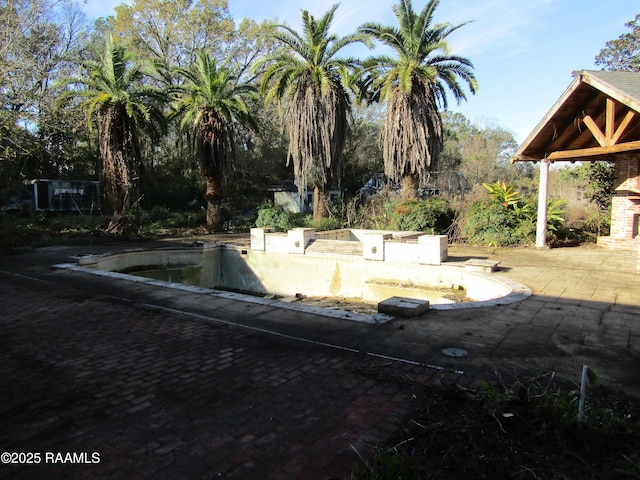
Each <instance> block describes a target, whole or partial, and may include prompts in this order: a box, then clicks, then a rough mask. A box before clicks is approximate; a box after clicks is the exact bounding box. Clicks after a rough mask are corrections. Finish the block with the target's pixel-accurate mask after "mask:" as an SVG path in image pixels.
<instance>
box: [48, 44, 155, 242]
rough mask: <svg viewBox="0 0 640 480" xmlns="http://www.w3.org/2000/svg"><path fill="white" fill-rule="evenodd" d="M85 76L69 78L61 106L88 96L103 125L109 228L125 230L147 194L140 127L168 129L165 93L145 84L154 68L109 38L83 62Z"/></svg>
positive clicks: (86, 105) (86, 102)
mask: <svg viewBox="0 0 640 480" xmlns="http://www.w3.org/2000/svg"><path fill="white" fill-rule="evenodd" d="M82 67H83V69H84V71H85V72H86V75H84V76H79V77H72V78H67V79H65V80H64V82H65V83H66V84H67V85H68V87H70V88H69V89H68V90H67V91H66V92H65V93H64V94H63V95H62V96H61V97H60V98H59V102H58V104H60V103H62V102H64V101H65V100H68V99H69V98H71V97H78V98H81V99H83V100H82V102H81V104H80V106H81V108H83V109H84V111H85V114H86V116H87V122H88V123H89V128H90V129H91V128H92V122H93V120H94V119H95V121H96V125H97V128H98V139H99V149H100V157H101V159H102V164H103V165H102V180H103V184H104V187H105V191H106V195H107V198H108V200H109V203H110V205H111V207H112V209H113V218H112V219H111V222H110V223H109V226H108V229H107V230H108V231H109V232H110V233H113V234H123V233H126V232H128V231H130V230H132V229H135V228H137V225H138V217H139V211H140V200H141V198H142V191H141V187H142V173H143V170H144V168H143V162H142V154H141V150H140V138H139V129H140V128H147V127H148V128H153V127H154V126H160V127H162V128H164V113H163V111H162V105H163V102H165V101H166V100H167V97H166V95H165V94H164V93H163V92H162V91H160V90H158V89H155V88H153V87H149V86H145V85H143V84H142V79H143V78H144V76H145V75H147V74H149V75H150V74H151V73H152V69H151V68H147V66H145V65H143V64H140V63H136V62H135V61H134V60H133V58H132V56H131V54H130V53H129V52H128V51H127V50H126V49H125V48H124V47H123V46H119V45H116V44H115V43H114V41H113V37H112V36H111V35H109V36H108V38H107V40H106V43H105V49H104V52H103V54H102V55H99V59H98V60H97V61H87V62H85V63H83V65H82Z"/></svg>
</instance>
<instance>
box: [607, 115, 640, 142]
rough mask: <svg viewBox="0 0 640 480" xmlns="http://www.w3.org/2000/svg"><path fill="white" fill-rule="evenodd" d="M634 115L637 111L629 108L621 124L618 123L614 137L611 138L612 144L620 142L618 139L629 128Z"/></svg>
mask: <svg viewBox="0 0 640 480" xmlns="http://www.w3.org/2000/svg"><path fill="white" fill-rule="evenodd" d="M634 116H635V112H634V111H633V110H629V111H628V112H627V114H626V115H625V117H624V118H623V119H622V122H620V125H618V128H617V130H616V133H614V134H613V137H612V138H611V145H615V144H616V143H618V140H620V137H621V136H622V134H623V133H624V131H625V130H626V129H627V127H628V126H629V124H630V123H631V120H633V117H634Z"/></svg>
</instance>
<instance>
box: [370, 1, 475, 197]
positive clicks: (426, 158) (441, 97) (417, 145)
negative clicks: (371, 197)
mask: <svg viewBox="0 0 640 480" xmlns="http://www.w3.org/2000/svg"><path fill="white" fill-rule="evenodd" d="M438 4H439V0H429V2H428V3H427V5H426V6H425V7H424V9H423V10H422V11H421V12H420V13H416V12H415V11H414V10H413V6H412V4H411V0H400V2H399V3H397V4H396V5H394V6H393V12H394V14H395V16H396V18H397V20H398V26H397V27H390V26H383V25H380V24H377V23H366V24H364V25H362V26H361V27H360V28H359V29H358V30H359V32H361V33H363V34H366V35H368V36H370V37H372V38H374V39H376V40H378V41H379V42H381V43H383V44H384V45H386V46H388V47H390V48H391V49H392V50H393V51H394V53H395V55H394V56H377V57H373V58H371V59H369V60H367V61H366V62H365V70H364V71H365V72H366V75H367V76H368V80H369V86H370V87H371V88H372V92H370V95H371V97H370V98H374V99H376V98H377V99H380V100H386V101H387V102H388V103H387V112H386V118H385V123H384V126H383V129H382V134H381V142H382V148H383V157H384V167H385V173H386V174H387V175H388V176H389V177H390V178H391V179H393V180H400V179H401V180H402V191H403V197H404V198H405V199H406V198H410V197H416V196H417V192H418V186H419V184H420V183H421V182H425V181H426V179H427V176H428V174H429V172H431V171H434V170H435V168H436V161H437V159H438V156H439V154H440V151H441V150H442V137H443V132H442V120H441V118H440V113H439V110H438V107H439V106H440V107H442V108H444V109H446V108H447V96H446V93H447V90H450V91H451V92H452V93H453V96H454V97H455V99H456V100H457V101H458V103H460V102H461V101H462V100H466V95H465V92H464V90H463V87H462V85H461V83H460V80H461V81H462V82H464V83H466V84H467V86H468V88H469V90H470V91H471V93H476V91H477V89H478V84H477V81H476V78H475V76H474V74H473V64H472V63H471V62H470V61H469V60H468V59H467V58H465V57H460V56H457V55H451V54H450V53H449V48H448V45H447V37H448V36H449V35H450V34H451V33H452V32H454V31H456V30H457V29H458V28H460V27H462V26H463V25H465V24H464V23H463V24H460V25H456V26H452V25H450V24H448V23H443V24H435V25H434V24H433V14H434V11H435V9H436V7H437V6H438ZM364 83H365V84H366V83H367V82H366V81H365V82H364Z"/></svg>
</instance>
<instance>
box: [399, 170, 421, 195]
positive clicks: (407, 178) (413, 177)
mask: <svg viewBox="0 0 640 480" xmlns="http://www.w3.org/2000/svg"><path fill="white" fill-rule="evenodd" d="M419 187H420V179H419V178H418V174H416V173H405V174H404V175H403V176H402V200H403V201H406V200H413V199H416V198H418V188H419Z"/></svg>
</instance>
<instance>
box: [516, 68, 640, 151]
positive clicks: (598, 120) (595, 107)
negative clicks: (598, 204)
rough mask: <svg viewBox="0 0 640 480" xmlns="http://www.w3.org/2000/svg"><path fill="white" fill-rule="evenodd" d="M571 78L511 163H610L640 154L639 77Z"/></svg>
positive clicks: (598, 74)
mask: <svg viewBox="0 0 640 480" xmlns="http://www.w3.org/2000/svg"><path fill="white" fill-rule="evenodd" d="M573 76H574V77H575V79H574V80H573V82H572V83H571V85H569V87H568V88H567V90H565V92H564V93H563V94H562V96H561V97H560V98H559V99H558V101H557V102H556V103H555V104H554V105H553V107H551V110H549V112H548V113H547V114H546V115H545V116H544V118H543V119H542V120H541V121H540V123H538V125H537V126H536V128H535V129H534V130H533V131H532V132H531V134H529V136H528V137H527V138H526V140H525V141H524V142H523V143H522V145H520V147H519V148H518V150H517V151H516V153H515V154H514V156H513V157H512V158H511V162H523V161H538V160H542V159H544V158H546V159H548V160H550V161H558V160H563V161H576V160H578V161H580V160H587V161H594V160H609V161H613V160H614V159H615V154H616V153H620V152H626V151H633V150H640V72H610V71H604V70H601V71H598V70H581V71H575V72H573ZM543 80H544V79H542V81H543Z"/></svg>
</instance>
